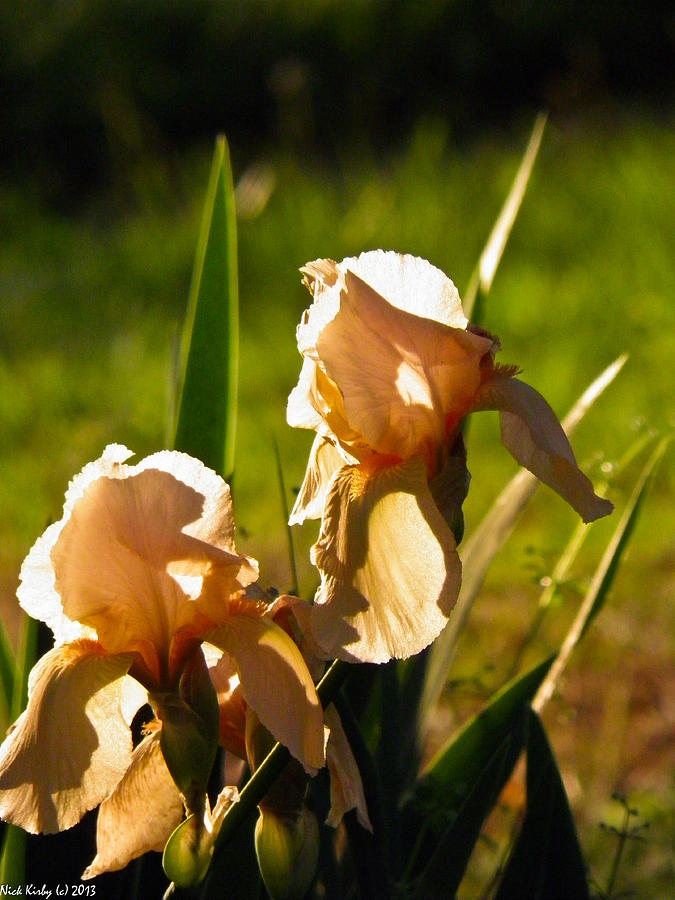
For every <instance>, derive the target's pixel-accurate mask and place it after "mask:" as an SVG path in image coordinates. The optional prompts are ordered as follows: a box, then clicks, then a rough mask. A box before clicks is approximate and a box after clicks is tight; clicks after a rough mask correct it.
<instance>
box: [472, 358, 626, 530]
mask: <svg viewBox="0 0 675 900" xmlns="http://www.w3.org/2000/svg"><path fill="white" fill-rule="evenodd" d="M474 409H497V410H499V411H500V415H501V433H502V441H503V443H504V446H505V447H506V449H507V450H508V451H509V452H510V453H511V454H512V455H513V457H514V458H515V459H516V460H517V461H518V462H519V463H520V464H521V465H522V466H525V468H526V469H529V470H530V472H532V473H533V474H534V475H536V476H537V478H539V480H540V481H543V482H544V484H547V485H548V486H549V487H551V488H553V490H554V491H556V493H558V494H560V496H561V497H562V498H563V499H564V500H566V501H567V502H568V503H569V504H570V506H572V507H573V508H574V509H575V510H576V511H577V512H578V513H579V515H580V516H581V518H582V519H583V520H584V522H592V521H594V520H595V519H598V518H600V517H601V516H606V515H608V514H609V513H611V512H612V510H613V509H614V507H613V505H612V504H611V503H610V502H609V500H606V499H605V498H604V497H598V496H597V494H596V493H595V491H594V490H593V484H592V483H591V481H590V480H589V479H588V478H587V477H586V476H585V475H584V473H583V472H582V471H581V470H580V469H579V467H578V466H577V463H576V460H575V458H574V453H573V452H572V448H571V446H570V443H569V441H568V440H567V436H566V435H565V432H564V431H563V429H562V426H561V424H560V422H559V421H558V418H557V416H556V414H555V413H554V412H553V410H552V409H551V407H550V406H549V405H548V403H547V402H546V400H544V398H543V397H542V396H541V394H539V393H537V391H535V390H534V388H532V387H530V386H529V385H528V384H525V383H524V382H522V381H519V380H518V379H517V378H510V377H506V376H500V375H496V376H495V377H493V378H491V379H489V380H487V381H486V382H485V384H484V385H483V386H482V387H481V389H480V391H479V392H478V394H477V396H476V400H475V404H474Z"/></svg>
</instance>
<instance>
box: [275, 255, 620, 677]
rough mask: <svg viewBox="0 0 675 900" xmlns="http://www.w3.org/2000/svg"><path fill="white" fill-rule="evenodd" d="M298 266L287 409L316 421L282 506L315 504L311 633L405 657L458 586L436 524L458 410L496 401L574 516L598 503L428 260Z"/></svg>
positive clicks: (333, 646) (452, 476) (446, 503)
mask: <svg viewBox="0 0 675 900" xmlns="http://www.w3.org/2000/svg"><path fill="white" fill-rule="evenodd" d="M302 272H303V274H304V283H305V284H306V286H307V287H308V288H309V290H310V291H311V293H312V294H313V298H314V302H313V304H312V306H311V307H310V309H309V310H307V311H306V312H305V314H304V316H303V319H302V322H301V324H300V325H299V327H298V335H297V337H298V348H299V350H300V353H301V354H302V356H303V357H304V362H303V367H302V371H301V374H300V379H299V383H298V385H297V386H296V387H295V389H294V390H293V392H292V393H291V395H290V397H289V401H288V410H287V419H288V423H289V424H290V425H293V426H296V427H301V428H310V429H313V430H315V431H316V433H317V436H316V438H315V441H314V444H313V447H312V452H311V455H310V460H309V464H308V467H307V472H306V474H305V478H304V482H303V484H302V487H301V489H300V493H299V495H298V498H297V501H296V504H295V507H294V509H293V511H292V514H291V520H290V521H291V523H292V524H294V523H300V522H302V521H303V520H304V519H305V518H307V517H310V518H318V517H321V518H322V523H321V531H320V535H319V539H318V542H317V543H316V544H315V545H314V547H313V548H312V561H313V562H314V564H315V565H316V566H317V568H318V569H319V570H320V573H321V584H320V587H319V589H318V592H317V595H316V598H315V606H314V612H313V616H312V628H313V632H314V635H315V637H316V639H317V641H318V643H319V645H320V646H321V647H322V648H323V650H324V651H325V652H326V653H327V654H329V655H333V656H338V657H341V658H343V659H347V660H361V661H369V662H384V661H386V660H388V659H391V658H405V657H408V656H410V655H412V654H414V653H417V652H419V651H420V650H422V649H423V648H424V647H426V646H427V645H428V644H429V643H430V642H431V641H433V640H434V638H435V637H436V636H437V635H438V634H439V633H440V631H441V629H442V628H443V626H444V625H445V623H446V621H447V618H448V616H449V614H450V611H451V610H452V607H453V605H454V603H455V600H456V599H457V595H458V592H459V587H460V581H461V564H460V560H459V557H458V554H457V550H456V542H455V537H454V535H453V530H452V528H451V527H450V525H451V524H453V519H454V517H455V514H456V513H457V512H460V513H461V501H462V500H463V497H464V492H463V491H462V489H461V486H460V485H458V483H457V482H458V481H459V482H461V481H463V478H462V476H461V472H462V470H463V471H464V474H465V476H466V477H467V478H468V475H467V474H466V470H465V468H464V465H463V459H462V458H461V451H459V450H458V447H460V446H461V436H460V431H459V429H460V425H461V422H462V420H463V419H464V417H465V416H466V415H467V414H468V413H471V412H475V411H478V410H483V409H496V410H499V411H500V413H501V437H502V441H503V443H504V445H505V446H506V448H507V449H508V450H509V451H510V453H511V454H512V455H513V456H514V457H515V458H516V460H517V461H518V462H519V463H520V464H521V465H524V466H526V467H527V468H528V469H529V470H530V471H531V472H533V473H534V474H535V475H536V476H537V477H538V478H539V479H540V480H541V481H543V482H545V483H546V484H548V485H549V486H550V487H552V488H553V489H554V490H555V491H557V493H558V494H560V496H561V497H563V498H564V499H565V500H567V502H568V503H569V504H571V506H573V507H574V509H576V510H577V512H578V513H579V514H580V515H581V516H582V518H583V519H584V521H587V522H588V521H591V520H593V519H596V518H598V517H599V516H603V515H606V514H607V513H609V512H610V511H611V509H612V505H611V504H610V503H609V502H608V501H607V500H604V499H602V498H600V497H598V496H596V495H595V493H594V491H593V486H592V484H591V482H590V481H589V480H588V478H587V477H586V476H585V475H584V474H583V473H582V472H581V471H580V469H579V468H578V466H577V464H576V462H575V459H574V455H573V453H572V449H571V447H570V444H569V442H568V440H567V438H566V436H565V434H564V432H563V430H562V428H561V426H560V423H559V422H558V419H557V418H556V416H555V414H554V412H553V411H552V409H551V408H550V406H549V405H548V404H547V403H546V401H545V400H544V399H543V397H541V396H540V394H538V393H537V392H536V391H535V390H533V388H531V387H529V386H528V385H527V384H524V383H523V382H522V381H519V380H518V379H517V378H515V377H514V375H515V373H516V369H515V367H511V366H500V365H498V364H496V363H495V361H494V357H495V353H496V352H497V350H498V349H499V342H498V340H497V339H496V338H495V337H493V336H492V335H490V334H489V333H487V332H485V331H483V330H482V329H478V328H472V327H471V326H470V325H469V323H468V321H467V319H466V317H465V315H464V312H463V310H462V304H461V300H460V297H459V294H458V292H457V289H456V288H455V286H454V284H453V283H452V282H451V281H450V279H449V278H447V277H446V276H445V275H444V274H443V273H442V272H441V271H440V270H439V269H437V268H435V267H434V266H432V265H431V264H430V263H428V262H426V261H425V260H423V259H419V258H416V257H413V256H403V255H400V254H398V253H394V252H384V251H381V250H377V251H372V252H368V253H363V254H361V255H360V256H359V257H355V258H350V259H345V260H343V261H342V262H341V263H336V262H334V261H332V260H316V261H314V262H311V263H308V264H307V265H306V266H305V267H304V268H303V269H302ZM458 473H459V474H458ZM453 505H454V507H456V508H455V509H454V510H453ZM449 523H450V524H449Z"/></svg>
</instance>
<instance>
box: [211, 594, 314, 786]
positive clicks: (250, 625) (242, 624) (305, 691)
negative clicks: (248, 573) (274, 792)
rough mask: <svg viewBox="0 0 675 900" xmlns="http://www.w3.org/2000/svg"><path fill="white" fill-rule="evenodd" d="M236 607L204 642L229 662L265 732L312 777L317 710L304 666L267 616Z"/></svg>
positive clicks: (311, 685)
mask: <svg viewBox="0 0 675 900" xmlns="http://www.w3.org/2000/svg"><path fill="white" fill-rule="evenodd" d="M252 606H253V604H251V607H252ZM240 608H241V611H240V612H239V613H235V614H233V615H231V616H230V617H229V619H228V620H227V622H225V623H224V624H222V625H219V626H217V627H216V628H214V629H213V630H212V631H210V632H209V634H208V635H207V640H208V641H209V642H210V643H212V644H215V646H216V647H219V648H220V649H221V650H224V651H225V652H226V653H228V654H229V655H230V656H231V657H232V659H233V660H234V663H235V665H236V667H237V671H238V673H239V679H240V681H241V687H242V690H243V692H244V696H245V698H246V702H247V703H248V705H249V706H250V707H252V709H253V710H255V712H256V714H257V715H258V718H259V719H260V721H261V722H262V724H263V725H264V726H265V728H267V730H268V731H270V732H271V733H272V734H273V735H274V737H275V738H276V740H278V741H280V742H281V743H282V744H284V745H285V746H286V747H288V749H289V750H290V752H291V753H292V755H293V756H295V758H296V759H299V760H300V762H301V763H302V764H303V766H304V767H305V769H306V770H307V772H309V773H310V774H311V775H314V774H316V771H317V770H318V769H320V768H321V767H322V766H323V765H324V764H325V761H326V757H325V745H324V730H323V710H322V708H321V703H320V702H319V698H318V697H317V694H316V689H315V687H314V682H313V681H312V678H311V676H310V674H309V671H308V670H307V665H306V664H305V661H304V659H303V658H302V654H301V653H300V651H299V650H298V648H297V647H296V645H295V644H294V643H293V641H292V640H291V638H290V637H289V636H288V635H287V634H286V632H285V631H283V629H281V628H280V627H279V626H278V625H276V624H275V623H274V622H273V621H272V620H271V618H270V617H269V616H265V615H260V612H259V611H256V610H254V609H252V608H251V610H250V611H247V609H246V604H245V601H242V603H241V607H240Z"/></svg>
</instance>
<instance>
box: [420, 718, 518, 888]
mask: <svg viewBox="0 0 675 900" xmlns="http://www.w3.org/2000/svg"><path fill="white" fill-rule="evenodd" d="M510 743H511V736H510V735H507V736H506V737H505V738H504V740H503V741H502V742H501V743H500V744H499V745H498V747H497V749H496V750H495V752H494V753H493V754H492V756H491V757H490V760H489V762H488V764H487V765H486V767H485V769H483V771H482V772H481V773H480V775H479V776H478V778H477V779H476V781H475V782H474V783H473V784H472V785H471V790H470V792H469V794H468V796H467V798H466V800H465V801H464V803H463V804H462V806H461V807H460V810H459V812H458V813H457V818H456V819H455V821H454V822H453V823H452V824H451V825H450V826H448V828H447V829H446V830H445V833H444V834H443V837H442V838H441V840H440V841H439V842H438V845H437V847H436V849H435V851H434V853H433V855H432V856H431V859H430V860H429V862H428V863H427V866H426V868H425V869H424V872H423V873H422V876H421V878H420V880H419V881H418V883H417V888H416V890H415V894H414V898H415V900H431V898H434V897H438V898H439V900H440V898H447V897H454V896H455V891H456V890H457V888H458V887H459V884H460V882H461V880H462V878H463V876H464V872H465V871H466V867H467V865H468V862H469V859H470V857H471V854H472V852H473V848H474V846H475V844H476V842H477V840H478V838H479V836H480V832H481V828H482V827H483V822H484V821H485V819H486V818H487V816H488V814H489V812H490V810H491V809H492V807H493V806H494V804H495V803H496V801H497V798H498V797H499V794H500V792H501V790H502V788H503V786H504V782H505V780H506V779H505V778H504V771H505V769H506V766H507V759H508V755H509V745H510Z"/></svg>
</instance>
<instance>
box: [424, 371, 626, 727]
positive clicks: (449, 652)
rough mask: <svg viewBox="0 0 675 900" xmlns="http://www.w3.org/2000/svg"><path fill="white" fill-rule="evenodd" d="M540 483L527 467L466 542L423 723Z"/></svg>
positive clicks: (572, 419)
mask: <svg viewBox="0 0 675 900" xmlns="http://www.w3.org/2000/svg"><path fill="white" fill-rule="evenodd" d="M626 359H627V356H626V355H625V354H624V355H623V356H620V357H619V358H618V359H617V360H615V361H614V362H613V363H612V364H611V365H610V366H608V367H607V368H606V369H605V370H604V371H603V372H602V373H601V374H600V375H599V376H598V378H596V379H595V380H594V381H593V383H592V384H591V385H590V386H589V387H588V388H587V389H586V390H585V391H584V393H583V394H582V395H581V397H580V398H579V399H578V400H577V402H576V403H575V404H574V406H573V407H572V409H571V410H570V412H569V413H568V414H567V416H566V417H565V418H564V419H563V423H562V424H563V428H564V429H565V431H566V432H567V434H570V433H571V432H572V431H573V430H574V428H576V426H577V425H578V424H579V422H580V421H581V420H582V419H583V417H584V415H585V414H586V413H587V412H588V410H589V409H590V408H591V406H592V405H593V403H594V402H595V401H596V400H597V398H598V397H599V396H600V394H602V392H603V391H604V390H605V389H606V388H607V387H608V386H609V385H610V384H611V382H612V381H613V380H614V378H616V376H617V375H618V373H619V372H620V370H621V369H622V367H623V365H624V364H625V362H626ZM538 484H539V482H538V481H537V479H536V478H535V476H534V475H532V474H531V473H530V472H528V471H527V470H526V469H521V470H520V471H519V472H518V473H517V474H516V475H515V476H514V477H513V478H512V479H511V481H510V482H509V483H508V484H507V486H506V487H505V488H504V490H503V491H502V492H501V494H500V495H499V497H497V499H496V500H495V502H494V503H493V505H492V506H491V507H490V509H489V510H488V512H487V513H486V515H485V516H484V517H483V519H482V520H481V522H480V524H479V525H478V527H477V528H476V530H475V531H474V532H473V533H472V534H471V536H470V537H469V538H468V539H467V540H466V542H465V543H464V547H463V552H462V566H463V575H462V588H461V590H460V593H459V599H458V600H457V603H456V605H455V609H454V610H453V613H452V616H451V618H450V621H449V623H448V624H447V626H446V627H445V630H444V631H443V632H441V634H440V636H439V637H438V638H437V639H436V641H435V643H434V644H433V646H432V647H431V651H430V654H429V663H428V667H427V677H426V683H425V688H424V693H423V696H422V700H421V707H420V721H421V722H425V721H426V719H427V717H428V716H429V714H430V712H431V710H432V709H433V707H434V705H435V704H436V701H437V700H438V698H439V697H440V694H441V691H442V690H443V685H444V684H445V679H446V675H447V672H448V669H449V668H450V664H451V663H452V659H453V657H454V652H455V646H456V643H457V638H458V636H459V634H460V632H461V630H462V628H463V627H464V623H465V622H466V619H467V617H468V615H469V611H470V610H471V606H472V604H473V602H474V600H475V599H476V596H477V595H478V592H479V591H480V588H481V586H482V584H483V579H484V578H485V574H486V572H487V570H488V568H489V566H490V563H491V562H492V560H493V559H494V557H495V556H496V554H497V553H498V551H499V550H500V548H501V547H502V545H503V544H504V543H505V541H506V540H507V539H508V537H509V535H510V534H511V532H512V531H513V528H514V527H515V524H516V520H517V519H518V516H519V515H520V513H521V512H522V511H523V509H524V508H525V506H526V505H527V504H528V502H529V501H530V499H531V498H532V496H533V494H534V492H535V490H536V488H537V486H538Z"/></svg>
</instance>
